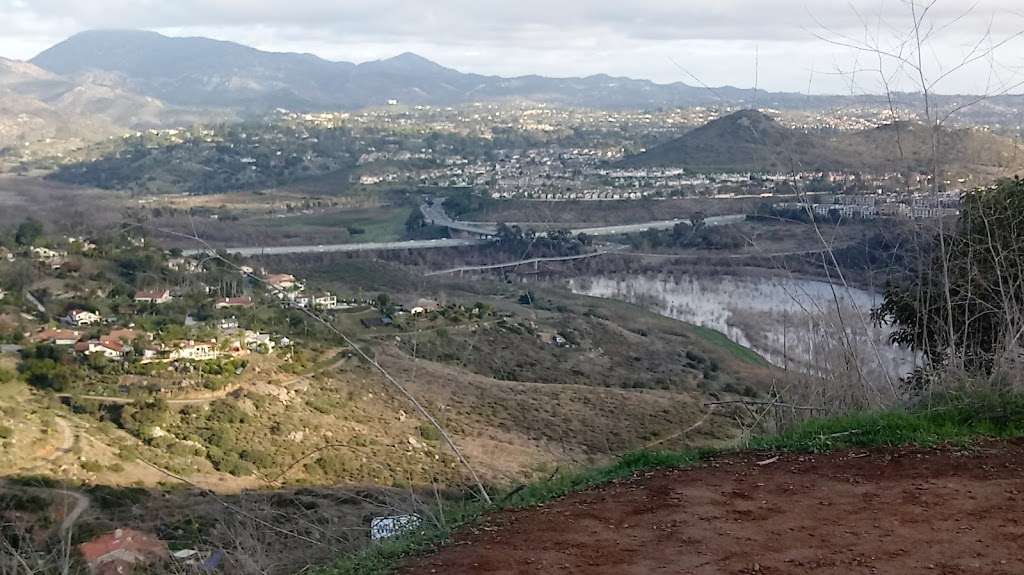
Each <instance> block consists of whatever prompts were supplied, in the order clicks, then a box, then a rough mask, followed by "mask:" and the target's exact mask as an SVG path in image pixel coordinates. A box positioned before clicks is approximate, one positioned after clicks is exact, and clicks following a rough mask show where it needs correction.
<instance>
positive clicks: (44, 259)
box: [32, 247, 68, 269]
mask: <svg viewBox="0 0 1024 575" xmlns="http://www.w3.org/2000/svg"><path fill="white" fill-rule="evenodd" d="M67 255H68V254H67V253H66V252H59V251H57V250H51V249H50V248H39V247H33V248H32V258H33V259H34V260H35V261H37V262H40V263H43V264H46V265H48V266H50V267H51V268H53V269H57V268H59V267H60V266H62V265H64V258H65V256H67Z"/></svg>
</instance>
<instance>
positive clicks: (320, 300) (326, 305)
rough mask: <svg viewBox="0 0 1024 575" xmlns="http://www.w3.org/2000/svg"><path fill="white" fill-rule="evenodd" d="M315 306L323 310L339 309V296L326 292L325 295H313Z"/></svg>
mask: <svg viewBox="0 0 1024 575" xmlns="http://www.w3.org/2000/svg"><path fill="white" fill-rule="evenodd" d="M313 307H314V308H316V309H321V310H333V309H338V297H337V296H334V295H331V292H326V293H324V294H323V295H318V296H314V297H313Z"/></svg>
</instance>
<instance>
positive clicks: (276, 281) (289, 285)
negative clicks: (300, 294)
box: [263, 274, 299, 291]
mask: <svg viewBox="0 0 1024 575" xmlns="http://www.w3.org/2000/svg"><path fill="white" fill-rule="evenodd" d="M263 279H264V280H266V282H267V284H269V285H270V287H272V288H275V289H278V290H284V291H287V290H291V289H295V288H296V287H298V286H299V282H298V280H296V279H295V276H293V275H292V274H270V275H268V276H267V277H265V278H263Z"/></svg>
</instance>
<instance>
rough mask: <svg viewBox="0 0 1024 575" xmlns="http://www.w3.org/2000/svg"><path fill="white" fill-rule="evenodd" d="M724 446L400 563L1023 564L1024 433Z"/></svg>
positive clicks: (619, 569) (583, 567) (660, 566)
mask: <svg viewBox="0 0 1024 575" xmlns="http://www.w3.org/2000/svg"><path fill="white" fill-rule="evenodd" d="M767 457H768V456H767V455H757V454H753V455H744V456H732V457H726V458H722V459H717V460H713V461H709V462H707V463H706V464H703V465H701V466H700V467H697V468H693V469H690V470H683V471H673V472H658V473H652V474H648V475H645V476H643V477H640V478H638V479H634V480H631V481H627V482H621V483H615V484H611V485H608V486H605V487H603V488H600V489H596V490H593V491H590V492H587V493H581V494H577V495H573V496H570V497H567V498H565V499H563V500H561V501H557V502H554V503H551V504H549V505H547V506H544V507H540V508H536V509H531V510H526V511H520V512H510V513H503V514H499V515H496V516H492V517H490V518H489V519H488V520H487V521H486V522H485V523H483V524H482V525H478V526H477V527H475V528H474V529H473V530H471V531H470V532H466V533H463V534H461V535H460V536H458V537H457V538H456V542H455V544H453V545H451V546H449V547H447V548H445V549H443V550H442V551H440V552H439V553H438V554H436V555H434V556H430V557H426V558H422V559H419V560H416V561H413V562H411V563H409V564H408V565H406V567H405V569H404V570H403V571H402V573H405V574H419V573H444V574H447V575H456V574H460V573H492V574H505V573H507V574H511V573H516V574H527V573H563V574H564V573H586V574H609V575H610V574H637V575H639V574H648V573H673V574H679V573H696V574H711V573H730V574H753V573H765V574H783V573H785V574H789V573H815V574H821V573H826V574H836V575H839V574H853V573H865V574H867V573H901V574H904V573H930V574H954V573H956V574H960V573H968V574H982V573H984V574H1010V573H1022V572H1024V547H1022V546H1021V545H1020V540H1021V536H1022V535H1024V475H1022V474H1021V471H1022V468H1024V442H1022V441H1016V442H1012V443H1009V444H1002V443H1000V444H987V445H985V446H984V447H982V448H978V449H974V450H972V451H971V452H965V451H960V450H956V449H952V448H949V449H941V450H921V449H902V450H890V451H879V452H871V453H868V452H844V453H837V454H832V455H822V456H798V455H785V456H783V457H781V458H780V459H779V460H778V461H776V462H774V463H770V464H766V465H758V461H763V460H764V459H765V458H767Z"/></svg>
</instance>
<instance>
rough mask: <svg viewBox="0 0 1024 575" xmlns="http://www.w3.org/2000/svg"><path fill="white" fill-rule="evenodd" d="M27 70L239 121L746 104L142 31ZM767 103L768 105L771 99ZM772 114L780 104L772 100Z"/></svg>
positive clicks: (721, 93) (103, 39)
mask: <svg viewBox="0 0 1024 575" xmlns="http://www.w3.org/2000/svg"><path fill="white" fill-rule="evenodd" d="M32 63H33V64H35V65H37V66H39V67H40V68H43V69H45V70H48V71H49V72H52V73H54V74H58V75H62V76H66V77H69V78H79V77H82V76H84V75H88V74H94V75H96V76H95V77H104V78H110V79H111V80H110V83H112V84H118V85H122V86H123V87H124V88H125V89H127V90H130V91H132V92H137V93H140V94H143V95H146V96H149V97H153V98H157V99H159V100H161V101H163V102H166V103H167V104H168V105H171V106H184V107H188V108H192V109H203V108H215V109H218V110H230V111H231V112H233V113H238V114H242V115H250V114H263V113H266V112H268V111H270V110H273V109H275V108H287V109H289V110H296V111H322V110H342V109H354V108H361V107H365V106H373V105H380V104H384V103H386V102H388V101H390V100H399V101H401V102H403V103H407V104H423V105H438V106H451V105H457V104H464V103H469V102H481V101H488V100H506V99H509V98H520V99H529V100H535V101H538V102H544V103H552V104H563V105H572V106H582V107H594V108H617V109H623V108H647V107H662V106H672V107H675V106H698V105H711V104H716V103H719V102H720V101H721V100H722V99H726V100H727V101H729V102H733V103H734V104H737V103H741V102H744V101H747V100H748V99H749V94H748V91H737V90H735V89H729V88H722V89H719V90H717V91H716V93H712V92H711V91H709V90H699V89H695V88H692V87H690V86H687V85H686V84H683V83H679V82H677V83H674V84H657V83H654V82H651V81H648V80H633V79H630V78H618V77H611V76H608V75H606V74H598V75H594V76H590V77H585V78H547V77H543V76H536V75H528V76H519V77H514V78H502V77H497V76H486V75H480V74H469V73H462V72H460V71H458V70H454V69H452V68H447V67H445V66H443V65H441V64H438V63H436V62H433V61H431V60H429V59H428V58H424V57H423V56H420V55H419V54H415V53H412V52H403V53H401V54H399V55H397V56H394V57H392V58H386V59H381V60H376V61H373V62H365V63H363V64H359V65H356V64H353V63H350V62H335V61H328V60H324V59H321V58H319V57H317V56H314V55H311V54H294V53H282V52H267V51H263V50H259V49H256V48H253V47H250V46H245V45H242V44H237V43H234V42H228V41H222V40H213V39H209V38H201V37H194V38H179V37H172V36H165V35H162V34H159V33H157V32H150V31H145V30H88V31H85V32H81V33H78V34H76V35H74V36H72V37H71V38H68V39H67V40H64V41H63V42H60V43H58V44H56V45H54V46H53V47H51V48H49V49H47V50H45V51H43V52H42V53H40V54H39V55H38V56H36V57H35V58H33V59H32ZM763 97H764V98H765V100H764V101H765V102H766V105H768V104H767V103H768V102H771V98H770V95H768V94H765V95H764V96H763ZM788 97H790V96H788V95H781V96H780V98H783V99H784V98H788ZM800 101H801V102H805V98H801V99H800ZM771 105H784V104H781V103H780V102H779V101H776V102H772V103H771Z"/></svg>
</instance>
